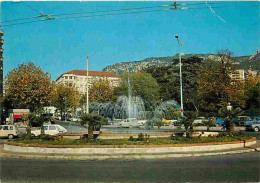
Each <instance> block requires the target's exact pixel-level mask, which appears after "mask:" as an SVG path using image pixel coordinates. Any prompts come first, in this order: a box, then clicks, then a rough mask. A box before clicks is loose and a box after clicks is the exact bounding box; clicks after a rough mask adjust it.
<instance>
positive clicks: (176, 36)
mask: <svg viewBox="0 0 260 183" xmlns="http://www.w3.org/2000/svg"><path fill="white" fill-rule="evenodd" d="M175 38H176V39H177V41H178V46H179V61H180V94H181V109H180V112H181V117H183V116H184V115H183V111H184V110H183V95H182V71H181V45H182V43H180V41H179V36H178V35H175Z"/></svg>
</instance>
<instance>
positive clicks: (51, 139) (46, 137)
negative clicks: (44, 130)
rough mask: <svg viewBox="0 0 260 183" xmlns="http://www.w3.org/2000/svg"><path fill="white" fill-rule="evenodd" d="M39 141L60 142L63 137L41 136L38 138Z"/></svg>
mask: <svg viewBox="0 0 260 183" xmlns="http://www.w3.org/2000/svg"><path fill="white" fill-rule="evenodd" d="M35 138H37V139H41V140H46V141H60V140H61V139H62V136H52V135H47V134H41V135H39V136H37V137H35Z"/></svg>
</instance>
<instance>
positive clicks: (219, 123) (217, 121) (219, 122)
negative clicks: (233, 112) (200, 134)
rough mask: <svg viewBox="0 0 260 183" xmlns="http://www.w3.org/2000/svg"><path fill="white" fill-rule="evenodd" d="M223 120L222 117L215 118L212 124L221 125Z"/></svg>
mask: <svg viewBox="0 0 260 183" xmlns="http://www.w3.org/2000/svg"><path fill="white" fill-rule="evenodd" d="M224 121H225V119H224V118H217V120H216V121H215V123H214V125H215V126H216V127H219V126H223V125H224Z"/></svg>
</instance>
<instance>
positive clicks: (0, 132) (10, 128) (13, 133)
mask: <svg viewBox="0 0 260 183" xmlns="http://www.w3.org/2000/svg"><path fill="white" fill-rule="evenodd" d="M18 135H19V131H18V128H17V126H14V125H0V137H8V138H9V139H13V138H14V137H18Z"/></svg>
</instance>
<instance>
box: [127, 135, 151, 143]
mask: <svg viewBox="0 0 260 183" xmlns="http://www.w3.org/2000/svg"><path fill="white" fill-rule="evenodd" d="M149 139H150V135H148V134H142V133H139V134H138V137H137V138H136V139H135V138H134V137H133V136H130V137H129V139H128V140H129V141H143V142H149Z"/></svg>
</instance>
